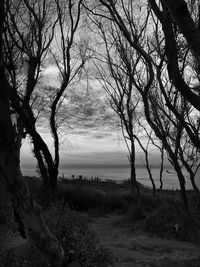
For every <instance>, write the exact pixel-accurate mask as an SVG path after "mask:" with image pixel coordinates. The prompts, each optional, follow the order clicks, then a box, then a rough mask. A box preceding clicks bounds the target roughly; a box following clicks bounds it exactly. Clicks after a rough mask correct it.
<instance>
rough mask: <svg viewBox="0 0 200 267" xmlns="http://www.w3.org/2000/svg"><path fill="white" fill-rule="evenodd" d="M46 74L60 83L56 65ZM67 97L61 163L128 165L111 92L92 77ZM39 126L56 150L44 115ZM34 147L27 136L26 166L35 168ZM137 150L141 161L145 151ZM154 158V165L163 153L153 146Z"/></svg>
mask: <svg viewBox="0 0 200 267" xmlns="http://www.w3.org/2000/svg"><path fill="white" fill-rule="evenodd" d="M44 75H46V77H45V82H46V83H48V84H49V85H51V86H56V85H57V83H59V81H58V80H59V78H58V76H57V73H56V72H55V69H54V67H53V66H49V68H48V70H47V71H46V73H45V74H44ZM65 101H66V102H65V103H64V105H63V109H62V110H61V113H60V115H61V117H64V118H65V120H64V122H63V123H62V125H63V126H62V127H61V130H60V136H61V139H60V158H61V163H60V164H61V166H65V165H67V166H73V165H75V166H76V165H79V166H80V165H85V166H86V165H110V166H119V165H127V166H128V165H129V161H128V157H127V155H128V150H127V148H126V145H125V142H124V139H123V136H122V133H121V128H120V127H119V119H118V117H117V115H116V114H115V113H114V111H113V110H112V109H111V108H110V105H109V102H108V99H107V96H106V94H105V92H104V90H103V89H102V88H100V86H99V84H98V83H97V82H96V81H91V82H90V84H89V86H88V84H87V86H86V84H85V82H84V81H83V82H82V83H80V84H79V86H77V87H76V88H75V89H74V88H73V90H71V91H70V93H69V95H67V97H66V100H65ZM47 116H48V114H47ZM37 128H38V130H39V133H40V134H41V136H42V138H43V139H44V140H45V142H46V143H47V145H48V147H49V148H50V150H51V152H52V153H53V139H52V137H51V132H50V129H49V127H48V125H47V124H46V122H44V119H42V118H41V119H40V120H39V122H38V126H37ZM140 138H141V140H142V142H143V144H144V143H145V142H147V139H146V137H145V136H144V135H143V134H140ZM31 150H32V144H31V141H30V139H29V138H26V139H25V140H23V144H22V148H21V165H22V168H27V167H28V168H33V167H34V168H35V166H36V160H35V158H34V157H33V153H32V151H31ZM136 154H137V160H136V163H137V164H139V165H141V164H142V162H141V160H140V157H141V155H142V151H141V149H140V148H139V146H138V145H137V144H136ZM150 159H151V163H152V164H153V165H156V164H157V165H158V164H159V162H160V155H159V154H158V152H157V151H156V150H155V148H151V151H150Z"/></svg>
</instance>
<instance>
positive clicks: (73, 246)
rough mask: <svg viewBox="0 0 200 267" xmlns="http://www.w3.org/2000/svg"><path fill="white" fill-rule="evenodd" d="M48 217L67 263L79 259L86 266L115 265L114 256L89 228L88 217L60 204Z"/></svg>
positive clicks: (49, 224) (48, 222)
mask: <svg viewBox="0 0 200 267" xmlns="http://www.w3.org/2000/svg"><path fill="white" fill-rule="evenodd" d="M46 219H47V224H48V226H49V227H50V229H51V230H52V232H53V233H54V234H55V235H56V237H57V238H58V239H59V240H60V241H61V244H62V247H63V249H64V251H65V254H66V261H67V264H69V263H70V262H72V261H73V260H75V259H78V260H79V262H80V263H81V264H82V265H83V266H85V267H92V266H97V267H98V266H99V267H100V266H105V267H106V266H114V265H113V262H114V258H113V256H112V255H111V253H110V252H109V251H107V250H106V249H105V248H104V247H102V246H101V245H100V244H99V242H98V239H97V236H96V234H95V232H93V231H91V230H89V229H88V225H87V219H86V218H84V217H83V216H81V215H80V214H78V213H77V212H75V211H70V210H69V209H68V208H65V209H64V210H63V208H62V207H61V205H58V206H55V207H54V208H52V209H51V210H50V211H49V213H48V215H47V218H46Z"/></svg>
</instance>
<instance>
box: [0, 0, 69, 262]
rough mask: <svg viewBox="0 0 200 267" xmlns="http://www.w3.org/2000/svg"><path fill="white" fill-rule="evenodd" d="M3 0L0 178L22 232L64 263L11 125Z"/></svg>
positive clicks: (0, 4) (49, 258) (46, 255)
mask: <svg viewBox="0 0 200 267" xmlns="http://www.w3.org/2000/svg"><path fill="white" fill-rule="evenodd" d="M4 5H5V2H4V1H0V73H1V75H0V178H1V180H2V182H3V183H4V184H5V186H6V188H7V191H8V193H9V196H10V200H11V201H12V204H13V207H14V212H15V214H17V216H18V218H19V221H20V229H21V234H22V236H23V237H24V238H29V240H30V242H31V243H32V244H34V245H35V246H36V247H37V248H38V249H39V251H40V253H41V254H42V255H43V256H44V258H45V259H46V261H47V262H48V263H49V264H50V265H54V266H61V264H63V262H64V251H63V248H62V247H61V246H60V244H59V242H58V240H57V239H56V237H55V236H54V235H53V234H52V233H51V231H50V230H49V229H48V227H47V226H46V224H45V222H44V219H43V217H42V215H41V212H40V208H39V206H38V205H37V204H36V203H35V202H34V200H33V198H32V196H31V194H30V192H29V190H28V188H27V186H26V183H25V181H24V179H23V176H22V174H21V171H20V160H19V154H20V153H19V152H20V146H21V136H20V133H19V132H18V133H17V131H16V129H15V127H13V125H12V121H11V117H10V105H9V85H8V81H7V79H6V75H5V68H4V54H3V39H2V33H3V30H4V17H5V11H4Z"/></svg>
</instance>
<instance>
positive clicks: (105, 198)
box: [59, 185, 132, 212]
mask: <svg viewBox="0 0 200 267" xmlns="http://www.w3.org/2000/svg"><path fill="white" fill-rule="evenodd" d="M59 199H64V205H65V204H66V203H67V204H68V205H69V206H70V207H72V208H75V209H76V210H84V211H87V210H89V209H99V210H101V211H104V212H108V211H114V210H120V211H124V212H125V211H127V209H128V206H129V204H130V202H131V201H132V196H131V194H128V193H126V194H125V193H124V194H122V193H114V192H109V193H105V192H104V191H103V190H100V189H95V188H91V187H89V186H79V185H68V186H67V187H66V188H65V190H62V192H60V193H59Z"/></svg>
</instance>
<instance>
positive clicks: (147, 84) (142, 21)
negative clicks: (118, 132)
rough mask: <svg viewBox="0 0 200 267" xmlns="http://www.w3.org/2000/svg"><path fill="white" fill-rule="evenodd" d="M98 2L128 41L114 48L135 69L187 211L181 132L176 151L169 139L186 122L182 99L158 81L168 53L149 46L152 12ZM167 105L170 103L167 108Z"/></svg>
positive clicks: (148, 116)
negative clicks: (180, 105) (179, 149)
mask: <svg viewBox="0 0 200 267" xmlns="http://www.w3.org/2000/svg"><path fill="white" fill-rule="evenodd" d="M99 2H100V3H101V4H102V6H103V7H105V9H106V10H107V15H106V19H107V20H109V21H111V22H112V23H113V24H115V26H116V27H118V29H119V33H120V38H124V40H125V42H124V41H123V42H121V41H120V40H117V41H118V42H117V43H116V40H115V42H113V46H115V47H116V48H117V49H118V47H120V51H121V52H120V56H121V59H122V62H123V63H124V64H126V66H127V69H130V67H132V68H133V71H132V79H131V82H132V83H133V85H134V87H135V88H136V89H137V90H138V92H139V93H140V94H141V97H142V101H143V105H144V113H145V116H146V120H147V122H148V123H149V125H150V127H151V128H152V129H153V130H154V132H155V134H156V136H157V137H158V138H159V139H160V140H161V142H162V144H163V147H164V149H165V150H166V151H167V153H168V156H169V158H170V160H171V162H172V164H173V167H174V168H175V170H176V172H177V176H178V179H179V183H180V187H181V192H182V199H183V203H184V207H185V209H186V210H187V209H188V202H187V196H186V190H185V177H184V175H183V173H182V172H181V166H180V162H179V161H178V160H177V153H178V147H179V146H178V144H179V143H180V138H181V135H180V132H179V130H178V131H177V132H176V133H177V136H176V137H175V138H176V145H175V147H174V149H172V147H171V142H172V140H171V139H169V136H168V135H169V133H170V132H169V131H170V125H171V124H172V125H173V127H174V128H176V127H178V128H179V119H181V122H182V121H184V116H183V113H182V110H179V104H180V103H181V102H180V99H181V98H180V96H179V98H178V100H177V98H176V97H175V95H177V94H176V93H175V95H174V88H173V87H171V86H168V84H166V85H165V86H164V87H163V83H162V78H161V79H160V80H159V81H160V83H158V82H157V80H158V78H159V77H163V76H161V72H159V71H160V70H162V71H163V69H164V67H163V62H164V57H165V53H161V55H159V54H157V55H156V56H155V53H154V52H155V50H154V49H152V47H151V45H150V44H149V40H150V36H149V34H148V26H147V25H148V22H149V21H150V22H151V23H150V25H151V26H152V19H151V17H150V12H151V11H150V10H149V9H148V8H147V6H145V5H144V6H143V7H140V9H141V10H140V11H141V13H140V14H141V15H139V14H137V15H135V14H136V13H134V12H133V10H134V9H136V6H134V4H133V2H132V1H128V2H127V3H124V2H123V1H117V2H114V1H109V2H107V1H103V0H100V1H99ZM142 11H144V12H142ZM92 12H93V13H95V14H96V13H98V14H99V15H100V16H102V15H101V14H100V12H97V11H96V7H95V8H94V9H93V10H92ZM104 18H105V16H104ZM138 18H139V19H138ZM136 21H137V23H136ZM151 31H152V30H151ZM127 44H128V45H127ZM130 51H131V52H130ZM130 53H131V55H132V58H131V60H132V61H133V62H134V64H133V63H132V62H131V60H130V56H129V54H130ZM115 56H116V54H115ZM163 73H165V72H163ZM155 74H156V75H155ZM157 86H159V87H162V89H164V91H165V90H166V89H167V90H168V92H167V93H166V92H165V93H166V94H164V92H163V91H162V90H161V88H160V91H159V92H157ZM172 88H173V89H172ZM162 94H163V95H162ZM167 94H169V95H167ZM165 97H166V99H165ZM167 101H168V102H170V101H172V102H173V104H171V106H172V107H173V108H174V109H173V112H172V111H171V109H170V108H168V102H167ZM165 102H167V107H166V104H165ZM172 115H173V118H172V120H171V119H170V116H172ZM177 120H178V121H177ZM184 127H187V125H186V123H185V124H184ZM178 128H177V129H178Z"/></svg>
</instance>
